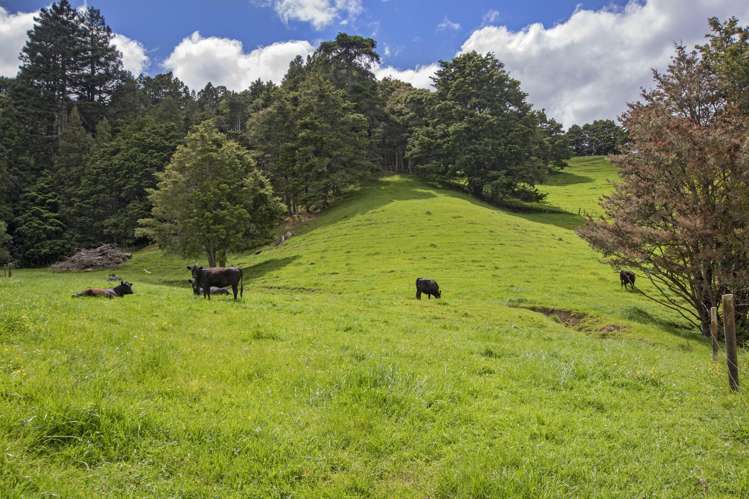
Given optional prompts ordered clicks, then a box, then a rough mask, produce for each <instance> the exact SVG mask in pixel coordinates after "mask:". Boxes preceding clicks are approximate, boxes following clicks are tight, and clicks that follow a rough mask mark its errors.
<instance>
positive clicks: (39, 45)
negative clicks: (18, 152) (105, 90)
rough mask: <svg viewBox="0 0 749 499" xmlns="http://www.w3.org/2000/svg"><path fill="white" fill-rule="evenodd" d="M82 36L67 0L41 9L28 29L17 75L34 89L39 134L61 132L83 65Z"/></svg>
mask: <svg viewBox="0 0 749 499" xmlns="http://www.w3.org/2000/svg"><path fill="white" fill-rule="evenodd" d="M82 38H83V28H82V26H81V23H80V18H79V15H78V13H77V12H76V10H75V9H74V8H73V7H72V6H71V5H70V2H69V1H68V0H60V2H59V3H53V4H52V6H51V7H49V8H48V9H41V10H40V11H39V17H37V18H35V24H34V27H33V29H32V30H31V31H29V38H28V40H27V41H26V45H25V46H24V47H23V50H22V52H21V56H20V59H21V67H20V69H19V74H18V78H19V80H21V81H22V82H23V83H24V84H25V85H28V86H29V87H31V88H33V89H35V90H36V92H37V99H35V102H33V106H32V112H34V113H35V114H37V115H38V117H39V120H38V122H39V126H40V129H39V134H40V135H41V136H43V137H49V136H51V137H53V138H54V137H57V136H58V135H59V134H60V133H62V130H63V127H64V123H65V116H66V113H67V106H68V103H69V102H70V100H71V96H73V95H74V94H76V91H77V90H78V88H77V86H76V85H77V82H78V79H79V75H80V73H81V71H82V69H83V68H82V57H81V56H82V54H83V47H82ZM29 104H31V103H29Z"/></svg>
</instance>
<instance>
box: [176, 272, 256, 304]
mask: <svg viewBox="0 0 749 499" xmlns="http://www.w3.org/2000/svg"><path fill="white" fill-rule="evenodd" d="M187 270H189V271H190V272H192V285H193V290H194V289H195V288H202V290H203V298H208V299H209V300H210V299H211V287H212V286H213V287H219V288H223V287H225V286H231V290H232V292H233V293H234V301H237V289H239V296H240V297H244V278H243V276H242V269H240V268H237V267H198V266H197V265H193V266H192V267H190V266H188V267H187Z"/></svg>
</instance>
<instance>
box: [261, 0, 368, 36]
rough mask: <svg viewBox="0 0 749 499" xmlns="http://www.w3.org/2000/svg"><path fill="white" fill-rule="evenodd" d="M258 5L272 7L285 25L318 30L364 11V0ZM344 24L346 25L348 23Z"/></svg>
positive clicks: (281, 0) (278, 0)
mask: <svg viewBox="0 0 749 499" xmlns="http://www.w3.org/2000/svg"><path fill="white" fill-rule="evenodd" d="M257 3H261V4H262V5H265V6H272V7H273V9H274V10H275V11H276V13H277V14H278V16H279V17H280V18H281V20H282V21H283V22H285V23H288V22H289V21H301V22H306V23H310V24H312V26H314V27H315V29H318V30H320V29H323V28H324V27H326V26H328V25H329V24H331V23H332V22H333V21H335V20H336V19H338V18H341V17H347V18H354V17H356V16H358V15H359V14H360V13H361V11H362V10H363V7H362V0H260V2H257ZM343 21H347V19H344V20H343ZM342 24H344V25H345V24H347V22H345V23H342Z"/></svg>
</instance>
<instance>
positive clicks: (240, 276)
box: [239, 269, 244, 298]
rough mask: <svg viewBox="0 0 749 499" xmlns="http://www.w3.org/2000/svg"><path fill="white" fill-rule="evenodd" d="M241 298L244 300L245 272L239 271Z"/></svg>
mask: <svg viewBox="0 0 749 499" xmlns="http://www.w3.org/2000/svg"><path fill="white" fill-rule="evenodd" d="M239 297H240V298H244V272H242V269H239Z"/></svg>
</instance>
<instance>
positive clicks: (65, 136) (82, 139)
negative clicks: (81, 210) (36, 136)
mask: <svg viewBox="0 0 749 499" xmlns="http://www.w3.org/2000/svg"><path fill="white" fill-rule="evenodd" d="M67 121H68V124H67V125H66V126H65V128H64V130H63V132H62V135H61V136H60V141H59V145H58V150H57V156H56V157H55V165H54V168H53V170H52V171H51V173H50V177H51V179H52V181H53V182H54V190H55V192H56V193H57V195H58V198H59V202H60V215H61V217H62V221H63V223H64V224H65V226H66V227H67V228H68V229H70V230H71V234H73V235H77V234H79V233H80V232H81V231H83V230H84V229H85V227H82V226H81V225H80V224H79V221H78V218H77V216H76V214H77V211H78V210H77V208H76V207H77V205H78V203H79V201H80V199H81V179H82V178H84V176H85V175H86V174H87V172H86V168H87V164H88V156H89V153H90V152H91V148H92V147H93V144H94V141H93V138H92V137H91V136H90V135H89V134H88V132H86V130H85V129H84V128H83V124H82V123H81V117H80V115H79V114H78V108H77V107H73V109H72V110H71V111H70V114H69V116H68V120H67Z"/></svg>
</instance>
